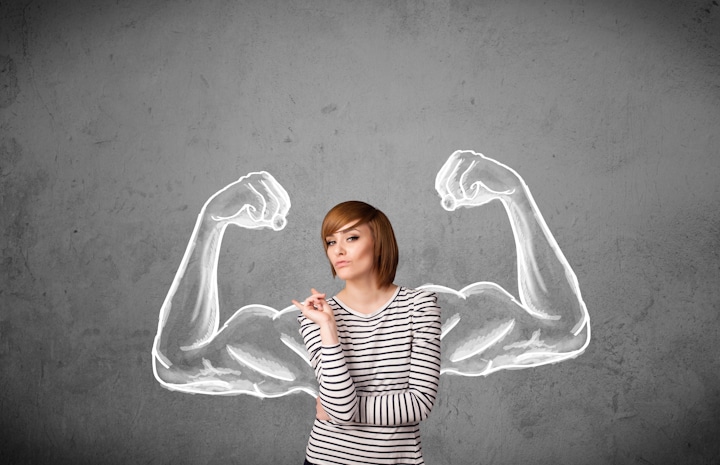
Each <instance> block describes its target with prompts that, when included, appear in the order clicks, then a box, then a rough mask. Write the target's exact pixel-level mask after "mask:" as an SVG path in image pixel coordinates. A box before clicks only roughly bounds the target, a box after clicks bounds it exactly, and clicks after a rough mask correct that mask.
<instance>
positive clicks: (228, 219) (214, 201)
mask: <svg viewBox="0 0 720 465" xmlns="http://www.w3.org/2000/svg"><path fill="white" fill-rule="evenodd" d="M204 209H205V211H206V213H207V215H208V216H209V218H210V219H212V220H213V221H217V222H219V223H224V224H235V225H237V226H240V227H242V228H247V229H260V228H271V229H273V230H275V231H280V230H281V229H283V228H284V227H285V225H286V224H287V219H286V218H285V217H286V216H287V214H288V211H289V210H290V197H289V196H288V193H287V192H286V191H285V189H284V188H283V187H282V186H281V185H280V183H278V182H277V181H276V180H275V178H274V177H272V175H271V174H270V173H268V172H266V171H260V172H254V173H249V174H247V175H245V176H243V177H241V178H240V179H238V180H237V181H235V182H233V183H231V184H228V185H227V186H225V187H224V188H222V189H220V190H219V191H218V192H216V193H215V194H213V195H212V197H210V198H209V199H208V201H207V202H206V203H205V207H204Z"/></svg>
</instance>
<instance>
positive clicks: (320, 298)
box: [292, 289, 335, 326]
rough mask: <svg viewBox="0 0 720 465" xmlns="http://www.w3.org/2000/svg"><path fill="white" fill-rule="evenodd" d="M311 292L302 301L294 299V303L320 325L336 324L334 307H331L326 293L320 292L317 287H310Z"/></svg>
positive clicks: (306, 316) (308, 317) (306, 315)
mask: <svg viewBox="0 0 720 465" xmlns="http://www.w3.org/2000/svg"><path fill="white" fill-rule="evenodd" d="M310 292H311V293H312V294H311V295H310V297H308V298H307V299H305V300H303V301H302V302H298V301H297V300H293V301H292V303H293V304H295V306H296V307H297V308H299V309H300V311H302V314H303V315H304V316H305V318H307V319H308V320H310V321H312V322H313V323H316V324H318V325H319V326H323V325H327V324H333V325H334V324H335V315H334V314H333V311H332V308H330V305H328V303H327V301H326V300H325V294H324V293H322V292H318V291H316V290H315V289H310Z"/></svg>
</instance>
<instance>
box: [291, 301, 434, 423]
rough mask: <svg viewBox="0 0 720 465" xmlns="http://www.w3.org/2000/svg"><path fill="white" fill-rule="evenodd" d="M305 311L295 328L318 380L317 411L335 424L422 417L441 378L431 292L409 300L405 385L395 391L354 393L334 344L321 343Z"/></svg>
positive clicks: (432, 401) (418, 419) (411, 421)
mask: <svg viewBox="0 0 720 465" xmlns="http://www.w3.org/2000/svg"><path fill="white" fill-rule="evenodd" d="M328 308H329V306H328ZM330 311H332V310H330ZM310 312H312V311H311V310H310V311H307V312H306V311H303V315H304V316H305V317H306V318H301V319H300V320H301V321H300V323H301V328H300V331H301V334H302V335H303V339H304V340H305V343H306V346H307V347H308V351H309V353H310V356H311V360H312V364H313V366H314V367H315V372H316V377H317V379H318V383H319V384H320V389H319V392H320V395H319V400H320V404H321V406H322V410H323V411H324V412H325V413H326V414H327V415H328V416H329V417H330V418H331V419H332V420H333V421H334V422H335V423H339V424H372V425H383V426H390V425H405V424H412V423H417V422H419V421H421V420H424V419H426V418H427V416H428V414H429V413H430V411H431V410H432V408H433V405H434V403H435V399H436V397H437V390H438V382H439V377H440V327H441V324H440V309H439V307H438V306H437V298H436V296H435V294H433V293H430V292H421V293H419V295H418V296H416V297H415V299H414V300H413V308H412V309H411V310H410V312H411V318H412V328H411V331H412V349H411V358H410V377H409V385H408V388H407V389H406V390H404V391H403V392H400V393H396V394H384V395H378V396H358V395H357V393H356V390H355V385H354V383H353V380H352V378H351V376H350V373H349V371H348V368H347V365H346V362H345V357H344V354H343V351H342V348H341V346H340V344H339V342H335V344H326V339H325V338H323V337H322V336H321V334H320V326H318V324H317V323H316V322H314V321H313V320H311V318H314V317H315V315H313V314H312V313H310ZM330 342H332V341H328V343H330Z"/></svg>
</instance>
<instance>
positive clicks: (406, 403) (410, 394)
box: [293, 201, 440, 465]
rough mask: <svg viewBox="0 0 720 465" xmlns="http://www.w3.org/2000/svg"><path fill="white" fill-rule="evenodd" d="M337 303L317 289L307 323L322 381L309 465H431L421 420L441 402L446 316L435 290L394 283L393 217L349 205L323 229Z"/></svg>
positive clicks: (306, 308)
mask: <svg viewBox="0 0 720 465" xmlns="http://www.w3.org/2000/svg"><path fill="white" fill-rule="evenodd" d="M321 234H322V238H323V241H324V243H325V250H326V253H327V257H328V260H329V261H330V265H331V270H332V273H333V276H337V277H339V278H340V279H342V280H344V281H345V287H344V288H343V289H342V290H341V291H340V292H339V293H338V294H337V295H336V296H335V297H333V298H330V299H327V298H326V295H325V294H324V293H321V292H318V291H316V290H315V289H312V290H311V292H312V294H311V295H310V296H309V297H308V298H307V299H305V300H304V301H303V302H298V301H297V300H293V303H294V304H295V305H296V306H297V307H298V308H299V309H300V310H301V311H302V315H301V316H300V317H299V318H298V320H299V322H300V333H301V335H302V337H303V339H304V341H305V346H306V347H307V350H308V353H309V355H310V360H311V362H312V366H313V368H314V369H315V376H316V378H317V380H318V383H319V397H318V398H317V414H316V418H315V422H314V424H313V428H312V432H311V433H310V439H309V441H308V445H307V450H306V462H305V463H306V464H315V465H323V464H357V463H373V464H422V463H424V462H423V457H422V449H421V445H420V426H419V422H420V421H421V420H424V419H425V418H427V416H428V414H429V413H430V410H431V409H432V407H433V404H434V403H435V399H436V397H437V389H438V381H439V377H440V309H439V307H438V306H437V299H436V296H435V294H434V293H431V292H426V291H417V290H413V289H408V288H406V287H402V286H397V285H395V284H393V280H394V278H395V270H396V269H397V264H398V247H397V242H396V240H395V235H394V233H393V229H392V226H391V224H390V222H389V221H388V219H387V217H386V216H385V215H384V214H383V213H382V212H381V211H379V210H377V209H376V208H374V207H372V206H371V205H368V204H366V203H363V202H358V201H350V202H344V203H341V204H339V205H337V206H335V207H334V208H333V209H331V210H330V211H329V212H328V214H327V215H326V216H325V219H324V220H323V223H322V233H321Z"/></svg>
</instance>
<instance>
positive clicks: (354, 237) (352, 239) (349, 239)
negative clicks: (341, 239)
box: [347, 236, 360, 242]
mask: <svg viewBox="0 0 720 465" xmlns="http://www.w3.org/2000/svg"><path fill="white" fill-rule="evenodd" d="M358 239H360V238H359V237H357V236H350V237H348V238H347V240H348V242H352V241H356V240H358Z"/></svg>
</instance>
